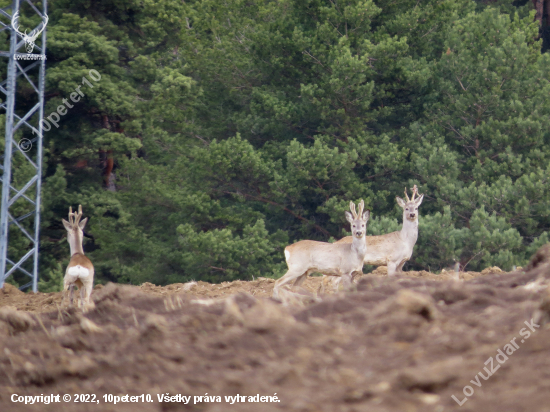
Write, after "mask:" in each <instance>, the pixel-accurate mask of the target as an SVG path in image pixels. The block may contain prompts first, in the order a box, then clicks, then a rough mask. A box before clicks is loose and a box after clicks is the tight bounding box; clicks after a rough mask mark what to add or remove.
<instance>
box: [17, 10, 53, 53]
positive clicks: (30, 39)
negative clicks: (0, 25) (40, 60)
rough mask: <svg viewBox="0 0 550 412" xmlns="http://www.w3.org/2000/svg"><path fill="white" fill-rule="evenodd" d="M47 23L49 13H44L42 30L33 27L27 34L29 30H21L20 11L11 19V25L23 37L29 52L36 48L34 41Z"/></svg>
mask: <svg viewBox="0 0 550 412" xmlns="http://www.w3.org/2000/svg"><path fill="white" fill-rule="evenodd" d="M47 24H48V15H47V14H44V17H43V18H42V28H41V29H40V30H38V28H36V29H33V30H32V31H31V32H30V33H29V34H27V30H25V33H21V32H20V31H19V12H17V13H15V14H14V15H13V17H12V19H11V26H12V27H13V29H14V30H15V31H16V32H17V33H18V34H19V35H20V36H21V37H23V41H24V42H25V48H26V49H27V53H32V51H33V50H34V42H35V41H36V39H37V38H38V36H39V35H40V33H42V32H43V31H44V29H45V28H46V25H47Z"/></svg>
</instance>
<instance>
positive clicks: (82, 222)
mask: <svg viewBox="0 0 550 412" xmlns="http://www.w3.org/2000/svg"><path fill="white" fill-rule="evenodd" d="M86 223H88V218H84V219H83V220H81V221H80V222H78V227H79V228H80V229H81V230H84V228H85V227H86Z"/></svg>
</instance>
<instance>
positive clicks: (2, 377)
mask: <svg viewBox="0 0 550 412" xmlns="http://www.w3.org/2000/svg"><path fill="white" fill-rule="evenodd" d="M453 277H454V273H453V272H448V273H444V274H441V275H434V274H430V273H427V272H407V273H405V274H403V275H401V276H395V277H392V278H388V277H387V276H385V275H384V274H383V271H382V270H378V271H375V272H374V273H373V274H371V275H365V276H363V277H362V278H361V279H360V280H359V282H358V285H357V290H355V291H352V292H348V293H342V292H340V293H335V294H327V295H323V296H322V297H321V300H320V302H316V303H312V304H307V305H306V304H300V305H289V306H284V305H282V304H281V303H280V302H277V301H275V300H272V299H271V298H270V297H269V296H270V295H271V292H272V289H273V280H271V279H266V278H259V279H257V280H255V281H252V282H243V281H238V282H231V283H222V284H219V285H211V284H207V283H204V282H198V283H196V284H195V283H188V284H174V285H170V286H167V287H158V286H154V285H152V284H148V283H146V284H143V285H141V286H139V287H137V286H124V285H116V284H108V285H106V286H105V287H101V286H97V287H96V289H95V290H94V293H93V294H92V297H93V300H94V302H95V308H94V309H92V310H90V311H89V312H87V313H86V314H84V315H83V314H82V313H81V312H80V311H79V310H75V309H74V308H60V306H59V305H60V303H61V294H60V293H50V294H46V293H38V294H25V293H22V292H20V291H18V290H17V289H16V288H14V287H12V286H10V285H6V287H5V288H4V289H3V290H0V411H10V412H11V411H14V412H17V411H29V410H36V411H54V410H55V411H58V410H62V411H132V412H137V411H178V410H182V411H184V410H197V411H209V412H210V411H212V412H214V411H216V412H217V411H227V410H235V411H270V410H284V411H330V412H332V411H400V412H401V411H437V412H442V411H451V410H461V411H498V412H502V411H550V402H548V401H549V399H550V356H549V355H550V327H549V324H550V323H549V324H547V323H546V322H548V321H549V320H550V295H549V294H548V291H547V288H546V286H547V284H548V282H550V246H547V247H546V248H545V249H541V250H540V251H539V252H538V254H537V255H535V257H534V258H533V260H532V262H531V263H530V265H529V266H528V267H526V268H525V269H523V270H519V271H516V272H514V273H503V272H501V271H500V270H498V269H497V268H492V269H489V270H486V271H484V272H483V273H471V272H468V273H461V274H460V277H461V279H460V280H456V279H454V278H453ZM320 283H321V278H318V277H314V278H310V279H308V281H307V282H306V284H305V288H306V289H308V290H309V291H311V292H316V291H317V289H318V288H319V285H320ZM533 318H534V321H532V319H533ZM525 322H527V323H528V324H529V326H530V327H529V326H528V325H527V324H526V323H525ZM533 322H534V323H533ZM539 325H540V326H539ZM527 332H529V336H527ZM511 341H512V342H513V343H515V346H514V345H513V344H512V343H510V342H511ZM499 351H500V352H499ZM505 358H506V359H505ZM484 368H486V369H485V370H484ZM491 370H492V371H493V373H492V376H491ZM478 373H481V377H480V374H478ZM485 378H486V380H485ZM465 387H466V389H464V388H465ZM13 394H16V397H15V399H16V400H17V399H21V400H23V403H21V402H12V400H11V399H12V395H13ZM49 394H53V395H60V399H59V402H53V403H50V404H47V405H45V404H44V403H38V404H34V405H25V404H24V396H37V395H49ZM67 394H68V395H70V396H71V401H70V402H64V401H63V398H62V397H63V395H67ZM76 394H88V395H89V396H83V397H79V400H84V401H86V400H87V401H88V402H78V403H75V401H74V398H75V395H76ZM125 394H129V395H130V396H136V395H141V394H143V395H144V400H145V402H141V399H139V402H134V403H129V402H121V403H117V404H116V405H115V404H114V403H113V402H112V401H111V402H109V401H108V400H109V398H108V396H109V395H113V396H123V395H125ZM206 394H207V395H206ZM237 394H238V395H239V397H238V402H237V401H236V399H237V398H232V400H233V401H234V403H233V404H231V400H227V401H226V399H225V396H232V397H234V396H235V395H237ZM465 394H466V395H468V396H465ZM104 395H107V398H104ZM147 395H150V396H151V402H148V401H147ZM161 395H165V396H177V395H181V396H191V398H190V400H189V403H187V404H186V403H185V398H184V400H180V399H179V398H172V399H169V400H172V401H171V402H170V401H168V402H166V401H165V402H159V401H158V396H161ZM256 395H259V396H258V397H257V398H255V397H252V396H256ZM452 395H454V396H455V397H456V399H457V400H458V401H459V402H464V403H463V404H462V406H459V405H458V403H457V402H456V401H455V400H453V399H452ZM20 396H21V397H20ZM195 396H197V397H198V396H203V398H202V401H199V400H198V398H197V403H195V398H194V397H195ZM204 396H207V397H208V398H207V399H206V400H207V401H208V402H206V401H205V399H204ZM218 396H219V398H216V397H218ZM249 396H250V398H249ZM263 396H271V397H272V398H262V397H263ZM112 399H114V398H112ZM464 399H466V400H464ZM128 400H131V398H129V399H128ZM136 400H137V399H134V401H136ZM262 400H263V401H271V402H262ZM274 400H278V401H279V402H273V401H274ZM90 401H93V402H90Z"/></svg>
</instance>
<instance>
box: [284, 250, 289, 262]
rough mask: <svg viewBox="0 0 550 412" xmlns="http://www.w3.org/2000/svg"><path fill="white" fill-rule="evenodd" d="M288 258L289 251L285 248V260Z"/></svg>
mask: <svg viewBox="0 0 550 412" xmlns="http://www.w3.org/2000/svg"><path fill="white" fill-rule="evenodd" d="M288 259H290V252H289V251H288V250H285V260H286V261H287V262H288Z"/></svg>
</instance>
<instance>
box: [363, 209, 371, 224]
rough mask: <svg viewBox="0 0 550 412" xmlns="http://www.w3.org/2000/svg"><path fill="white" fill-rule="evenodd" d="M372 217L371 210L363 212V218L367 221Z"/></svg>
mask: <svg viewBox="0 0 550 412" xmlns="http://www.w3.org/2000/svg"><path fill="white" fill-rule="evenodd" d="M369 218H370V210H366V211H365V213H363V220H364V221H365V222H366V221H368V220H369Z"/></svg>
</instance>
